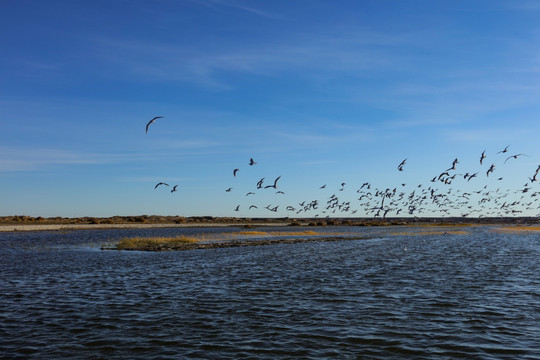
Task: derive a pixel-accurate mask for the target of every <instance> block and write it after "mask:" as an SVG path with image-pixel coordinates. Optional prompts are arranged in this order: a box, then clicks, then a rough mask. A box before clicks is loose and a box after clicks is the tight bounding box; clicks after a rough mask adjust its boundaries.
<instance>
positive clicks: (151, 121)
mask: <svg viewBox="0 0 540 360" xmlns="http://www.w3.org/2000/svg"><path fill="white" fill-rule="evenodd" d="M162 117H163V116H156V117H155V118H153V119H152V120H150V121H149V122H148V124H146V132H147V133H148V127H149V126H150V124H152V123H153V122H154V121H156V120H157V119H161V118H162Z"/></svg>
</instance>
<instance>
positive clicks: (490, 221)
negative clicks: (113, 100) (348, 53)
mask: <svg viewBox="0 0 540 360" xmlns="http://www.w3.org/2000/svg"><path fill="white" fill-rule="evenodd" d="M497 224H499V225H526V224H528V225H533V224H540V218H537V217H519V218H518V217H516V218H499V217H497V218H464V217H459V218H386V219H383V218H288V217H285V218H234V217H212V216H192V217H182V216H159V215H139V216H113V217H108V218H96V217H79V218H62V217H55V218H43V217H31V216H24V215H15V216H3V217H0V232H10V231H63V230H93V229H145V228H189V227H232V226H234V227H246V228H249V227H268V226H316V227H317V226H407V225H410V226H430V225H442V226H444V225H446V226H452V225H454V226H456V225H457V226H466V225H497Z"/></svg>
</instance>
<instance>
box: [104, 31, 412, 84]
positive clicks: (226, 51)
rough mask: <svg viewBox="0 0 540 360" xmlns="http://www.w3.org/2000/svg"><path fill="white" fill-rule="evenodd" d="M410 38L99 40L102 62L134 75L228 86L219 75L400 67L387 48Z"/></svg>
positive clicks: (327, 36) (319, 74)
mask: <svg viewBox="0 0 540 360" xmlns="http://www.w3.org/2000/svg"><path fill="white" fill-rule="evenodd" d="M348 31H349V30H348ZM406 41H408V40H407V39H406V38H405V37H404V36H396V35H386V34H380V33H374V32H372V31H369V30H366V29H355V31H351V32H341V31H336V32H326V33H324V34H311V35H309V36H308V35H302V36H294V37H291V38H290V39H282V40H274V41H273V42H263V43H253V44H245V43H244V44H242V46H239V45H237V44H234V43H214V44H204V46H199V47H197V48H193V47H192V46H188V45H183V44H180V43H163V44H155V43H147V42H143V41H138V40H125V39H109V38H107V39H105V38H100V39H95V46H96V49H97V50H98V51H96V53H98V54H100V55H99V56H100V60H101V61H104V62H106V63H108V64H109V65H112V66H117V65H118V66H121V68H122V69H123V70H124V71H129V72H130V73H131V74H132V75H135V76H139V77H143V78H145V79H148V80H150V79H153V80H154V81H186V82H194V83H197V84H199V85H202V86H209V87H216V88H223V89H227V88H229V87H230V86H232V85H231V84H228V83H226V82H225V81H224V80H223V79H222V77H220V74H221V73H222V72H230V73H244V74H255V75H259V76H277V75H280V74H284V73H295V74H296V75H298V76H303V75H301V74H305V75H304V76H310V77H324V76H325V74H327V73H329V72H341V73H343V72H350V71H353V72H354V71H358V72H362V71H367V70H372V69H384V68H386V69H391V68H392V67H399V62H397V61H395V58H394V57H392V56H389V55H388V53H387V51H386V49H385V48H387V47H392V46H397V45H398V44H399V45H404V43H405V42H406ZM298 70H302V72H299V71H298ZM357 75H360V74H359V73H358V74H357Z"/></svg>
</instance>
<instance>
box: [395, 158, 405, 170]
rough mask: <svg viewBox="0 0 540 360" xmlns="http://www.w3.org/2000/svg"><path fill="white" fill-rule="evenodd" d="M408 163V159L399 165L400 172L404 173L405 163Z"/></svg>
mask: <svg viewBox="0 0 540 360" xmlns="http://www.w3.org/2000/svg"><path fill="white" fill-rule="evenodd" d="M406 162H407V159H405V160H403V161H402V162H401V163H400V164H399V165H398V167H397V168H398V170H399V171H403V166H404V165H405V163H406Z"/></svg>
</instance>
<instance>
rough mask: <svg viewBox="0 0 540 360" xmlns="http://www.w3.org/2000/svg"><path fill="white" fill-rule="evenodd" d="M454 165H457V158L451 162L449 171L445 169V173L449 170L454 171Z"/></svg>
mask: <svg viewBox="0 0 540 360" xmlns="http://www.w3.org/2000/svg"><path fill="white" fill-rule="evenodd" d="M456 164H459V161H458V159H457V158H456V159H455V160H454V161H453V162H452V167H451V168H449V169H446V171H449V170H456Z"/></svg>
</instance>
